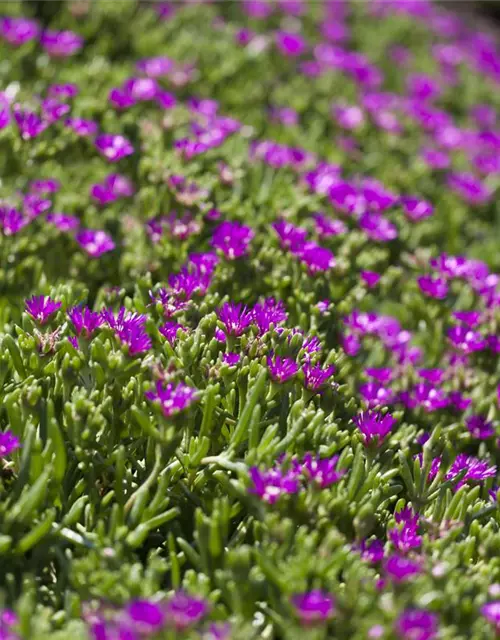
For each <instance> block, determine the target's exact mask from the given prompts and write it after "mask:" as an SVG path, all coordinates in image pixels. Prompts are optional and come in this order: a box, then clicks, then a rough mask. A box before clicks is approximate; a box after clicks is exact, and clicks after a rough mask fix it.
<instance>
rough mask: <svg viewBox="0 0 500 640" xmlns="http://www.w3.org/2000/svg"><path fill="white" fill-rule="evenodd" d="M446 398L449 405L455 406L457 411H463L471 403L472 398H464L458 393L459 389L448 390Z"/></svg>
mask: <svg viewBox="0 0 500 640" xmlns="http://www.w3.org/2000/svg"><path fill="white" fill-rule="evenodd" d="M448 399H449V401H450V405H452V406H453V407H455V409H457V411H465V410H466V409H468V408H469V407H470V405H471V404H472V400H471V399H470V398H466V397H465V396H464V395H463V394H461V393H460V391H450V393H449V394H448Z"/></svg>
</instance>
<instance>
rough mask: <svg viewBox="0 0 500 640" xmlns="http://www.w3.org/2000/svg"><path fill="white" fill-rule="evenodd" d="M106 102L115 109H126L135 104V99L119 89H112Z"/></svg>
mask: <svg viewBox="0 0 500 640" xmlns="http://www.w3.org/2000/svg"><path fill="white" fill-rule="evenodd" d="M108 100H109V102H110V103H111V105H112V106H113V107H114V108H115V109H120V110H121V109H128V108H129V107H133V106H134V105H135V104H136V100H135V98H133V97H132V95H131V94H130V93H129V92H128V91H125V89H123V88H121V87H114V88H113V89H111V91H110V92H109V95H108Z"/></svg>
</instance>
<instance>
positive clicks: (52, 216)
mask: <svg viewBox="0 0 500 640" xmlns="http://www.w3.org/2000/svg"><path fill="white" fill-rule="evenodd" d="M47 222H49V223H50V224H53V225H54V226H55V227H57V228H58V229H59V231H74V230H75V229H78V227H79V226H80V220H79V219H78V218H76V217H75V216H68V215H66V214H65V213H49V215H48V216H47Z"/></svg>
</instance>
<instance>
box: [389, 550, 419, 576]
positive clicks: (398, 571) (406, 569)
mask: <svg viewBox="0 0 500 640" xmlns="http://www.w3.org/2000/svg"><path fill="white" fill-rule="evenodd" d="M384 569H385V572H386V574H387V575H388V576H389V577H390V578H391V579H392V580H393V581H394V582H405V581H406V580H410V579H411V578H413V577H414V576H416V575H418V574H419V573H421V572H422V567H421V565H420V564H419V563H417V562H416V561H415V560H411V559H410V558H407V557H405V556H400V555H398V554H393V555H391V556H389V557H388V558H387V560H386V561H385V562H384Z"/></svg>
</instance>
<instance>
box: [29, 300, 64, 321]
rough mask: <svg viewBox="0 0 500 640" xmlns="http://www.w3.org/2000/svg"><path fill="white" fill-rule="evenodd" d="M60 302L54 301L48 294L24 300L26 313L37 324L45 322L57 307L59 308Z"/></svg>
mask: <svg viewBox="0 0 500 640" xmlns="http://www.w3.org/2000/svg"><path fill="white" fill-rule="evenodd" d="M61 304H62V303H61V302H56V301H55V300H52V298H49V296H33V297H32V298H30V299H29V300H26V301H25V309H26V313H28V314H29V315H30V316H31V317H32V318H33V320H36V322H38V323H39V324H46V323H47V322H48V320H49V319H50V316H52V315H53V314H54V313H55V312H56V311H58V309H60V308H61Z"/></svg>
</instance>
